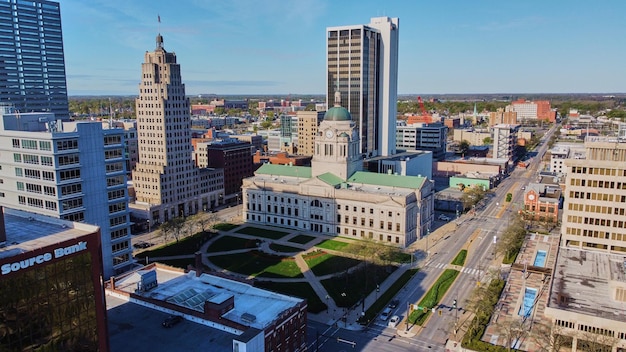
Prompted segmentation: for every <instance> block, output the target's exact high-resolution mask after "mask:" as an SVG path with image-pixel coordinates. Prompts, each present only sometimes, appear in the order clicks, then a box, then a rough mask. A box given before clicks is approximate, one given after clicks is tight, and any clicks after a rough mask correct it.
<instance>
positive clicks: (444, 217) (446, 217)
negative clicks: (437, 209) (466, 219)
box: [438, 214, 450, 221]
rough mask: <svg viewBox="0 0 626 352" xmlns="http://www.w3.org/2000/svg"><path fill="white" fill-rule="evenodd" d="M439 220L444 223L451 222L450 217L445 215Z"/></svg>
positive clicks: (440, 216) (441, 215) (440, 215)
mask: <svg viewBox="0 0 626 352" xmlns="http://www.w3.org/2000/svg"><path fill="white" fill-rule="evenodd" d="M438 219H439V220H443V221H450V217H449V216H447V215H445V214H439V217H438Z"/></svg>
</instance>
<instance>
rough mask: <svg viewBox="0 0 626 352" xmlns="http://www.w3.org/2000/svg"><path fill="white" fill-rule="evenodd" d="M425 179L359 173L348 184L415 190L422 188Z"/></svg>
mask: <svg viewBox="0 0 626 352" xmlns="http://www.w3.org/2000/svg"><path fill="white" fill-rule="evenodd" d="M425 180H426V178H425V177H419V176H400V175H394V174H391V175H389V174H379V173H375V172H366V171H357V172H355V173H354V174H353V175H352V176H350V178H349V179H348V182H354V183H362V184H367V185H374V186H387V187H397V188H413V189H418V188H420V187H422V185H423V184H424V181H425Z"/></svg>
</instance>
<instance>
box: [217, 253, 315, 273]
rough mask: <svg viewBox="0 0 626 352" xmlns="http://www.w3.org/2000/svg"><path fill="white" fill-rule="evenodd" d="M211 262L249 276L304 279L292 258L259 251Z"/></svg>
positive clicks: (229, 256)
mask: <svg viewBox="0 0 626 352" xmlns="http://www.w3.org/2000/svg"><path fill="white" fill-rule="evenodd" d="M209 260H210V261H211V262H212V263H213V264H215V265H217V266H219V267H222V268H224V269H226V270H229V271H233V272H236V273H239V274H244V275H249V276H262V277H276V278H282V277H284V278H301V277H304V275H302V272H300V268H298V265H296V262H295V261H294V260H293V259H292V258H290V257H285V256H279V255H271V254H266V253H263V252H259V251H257V250H251V251H249V252H245V253H234V254H226V255H218V256H212V257H209Z"/></svg>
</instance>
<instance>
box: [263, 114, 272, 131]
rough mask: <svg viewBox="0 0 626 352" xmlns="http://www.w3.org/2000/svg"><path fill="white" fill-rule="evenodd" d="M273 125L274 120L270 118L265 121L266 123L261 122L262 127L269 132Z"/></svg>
mask: <svg viewBox="0 0 626 352" xmlns="http://www.w3.org/2000/svg"><path fill="white" fill-rule="evenodd" d="M273 124H274V123H273V122H272V120H271V119H270V118H269V117H268V118H266V119H265V121H263V122H261V127H263V128H264V129H266V130H268V129H269V128H270V127H272V125H273Z"/></svg>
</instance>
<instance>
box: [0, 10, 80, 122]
mask: <svg viewBox="0 0 626 352" xmlns="http://www.w3.org/2000/svg"><path fill="white" fill-rule="evenodd" d="M0 102H1V103H5V104H12V105H13V106H14V107H15V109H17V110H18V111H19V112H21V113H26V112H44V111H45V112H52V113H54V115H55V117H56V118H57V119H63V120H69V112H68V103H67V84H66V80H65V56H64V54H63V32H62V30H61V11H60V8H59V3H58V2H54V1H45V0H31V1H22V0H4V1H0Z"/></svg>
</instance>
